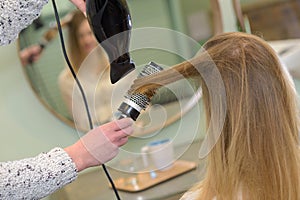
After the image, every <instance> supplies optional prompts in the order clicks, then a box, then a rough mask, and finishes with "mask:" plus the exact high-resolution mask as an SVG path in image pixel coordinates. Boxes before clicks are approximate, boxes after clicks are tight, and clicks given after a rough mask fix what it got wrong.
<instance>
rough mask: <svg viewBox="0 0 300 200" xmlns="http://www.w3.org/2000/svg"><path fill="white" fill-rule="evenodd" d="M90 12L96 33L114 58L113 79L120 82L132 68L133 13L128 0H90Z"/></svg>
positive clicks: (88, 11) (112, 59)
mask: <svg viewBox="0 0 300 200" xmlns="http://www.w3.org/2000/svg"><path fill="white" fill-rule="evenodd" d="M86 14H87V18H88V21H89V24H90V26H91V29H92V31H93V32H94V35H95V36H96V38H97V40H98V42H99V43H101V46H102V47H103V48H104V49H105V51H106V53H107V54H108V57H109V60H110V63H111V64H110V80H111V83H116V82H117V81H119V80H120V79H121V78H122V77H124V76H125V75H126V74H128V73H129V72H131V71H132V70H133V69H134V68H135V65H134V63H133V62H132V60H131V59H130V55H129V53H128V51H129V43H130V34H131V28H132V24H131V16H130V13H129V8H128V5H127V2H126V1H125V0H87V1H86Z"/></svg>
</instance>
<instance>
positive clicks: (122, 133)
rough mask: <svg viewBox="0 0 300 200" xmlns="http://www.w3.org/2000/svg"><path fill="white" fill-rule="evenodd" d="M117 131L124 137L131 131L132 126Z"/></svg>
mask: <svg viewBox="0 0 300 200" xmlns="http://www.w3.org/2000/svg"><path fill="white" fill-rule="evenodd" d="M118 133H120V134H121V135H124V137H127V136H129V135H131V134H132V133H133V127H132V126H128V127H126V128H124V129H122V130H119V131H118Z"/></svg>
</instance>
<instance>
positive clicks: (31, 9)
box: [0, 0, 48, 45]
mask: <svg viewBox="0 0 300 200" xmlns="http://www.w3.org/2000/svg"><path fill="white" fill-rule="evenodd" d="M47 3H48V0H1V1H0V45H7V44H9V43H11V42H12V41H14V40H15V39H16V38H17V37H18V34H19V32H20V31H21V30H23V29H24V28H26V27H27V26H28V25H30V24H31V23H32V21H33V20H34V19H36V18H37V17H38V16H39V15H40V12H41V10H42V8H43V6H44V5H45V4H47Z"/></svg>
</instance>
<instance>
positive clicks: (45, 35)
mask: <svg viewBox="0 0 300 200" xmlns="http://www.w3.org/2000/svg"><path fill="white" fill-rule="evenodd" d="M134 2H135V1H132V2H130V3H131V6H132V4H134ZM137 3H138V2H137ZM168 9H170V10H169V12H168V13H169V14H170V13H172V12H171V7H169V8H168ZM162 11H165V10H163V9H162ZM162 13H164V12H162ZM134 14H135V13H134ZM164 15H165V18H166V19H168V20H169V19H171V16H169V15H168V14H165V13H164ZM60 17H61V21H62V22H61V23H62V27H63V33H64V38H65V43H66V46H67V48H68V56H69V59H70V61H71V63H72V65H73V68H74V70H75V72H77V73H78V75H79V78H80V80H81V81H82V85H83V87H84V90H85V93H86V95H87V98H88V103H89V108H90V111H91V114H92V119H94V120H93V124H94V125H99V124H103V123H105V122H107V121H110V120H112V118H113V113H114V112H115V111H116V110H117V108H118V106H119V105H120V103H121V102H122V101H123V100H124V95H125V94H126V92H127V90H128V88H129V87H130V85H131V84H132V81H133V80H134V79H135V78H136V77H137V74H138V72H139V71H140V70H141V68H142V67H143V66H145V65H146V64H147V63H148V62H150V61H155V62H157V63H158V64H160V63H163V64H162V65H163V67H168V66H172V65H174V64H177V63H179V62H182V61H183V60H186V59H188V58H190V57H191V56H192V55H195V52H196V51H197V50H198V49H199V47H198V46H197V47H195V46H191V47H188V48H186V47H185V49H188V50H189V51H187V52H189V56H185V57H184V56H183V57H182V55H177V54H176V53H174V52H176V51H173V52H166V51H165V50H162V49H151V48H145V49H134V50H132V52H131V54H132V57H133V60H134V61H135V62H136V65H137V69H136V70H135V71H134V72H132V73H131V74H130V75H128V76H127V77H126V78H124V79H123V80H121V81H120V82H119V83H117V84H115V85H112V84H111V83H110V80H109V77H108V74H109V67H108V66H109V63H108V60H107V55H106V53H105V52H104V50H103V49H102V48H101V46H99V45H97V42H95V38H94V36H93V34H92V33H91V31H90V28H89V26H88V23H87V21H86V19H85V18H84V17H83V15H82V14H81V13H80V12H79V11H77V10H76V9H74V8H73V7H72V8H71V7H67V8H66V9H62V11H61V13H60ZM158 21H161V19H159V20H158ZM170 24H171V25H172V24H173V23H170ZM171 25H170V26H171ZM206 36H207V35H206ZM171 38H172V37H170V36H166V37H165V38H164V39H163V42H165V41H167V42H169V43H172V46H173V47H174V48H177V49H178V47H182V48H183V46H181V45H182V44H183V43H182V42H180V41H178V40H176V39H174V40H171ZM158 42H161V41H158ZM195 43H196V44H198V43H197V42H195ZM183 49H184V48H183ZM19 52H20V54H19V55H20V59H21V62H22V64H23V66H24V71H25V74H26V76H27V78H28V80H29V82H30V84H31V86H32V89H33V90H34V92H35V93H36V94H37V97H38V98H39V99H40V100H41V102H42V103H43V104H44V105H45V106H46V107H47V108H48V109H49V110H50V111H51V112H52V113H54V114H55V115H56V116H57V117H58V118H60V119H61V120H63V121H64V122H66V123H67V124H68V125H70V126H72V127H76V128H78V129H79V130H81V131H86V130H88V129H89V126H88V124H87V115H86V111H85V108H84V106H83V104H82V97H81V96H80V95H77V96H76V89H75V90H74V92H73V86H74V80H73V78H72V76H71V73H70V70H69V69H68V68H67V65H66V63H65V60H64V58H63V55H62V53H61V47H60V41H59V37H58V34H57V29H56V22H55V19H54V16H53V13H52V11H51V12H49V11H48V12H44V11H43V13H42V14H41V16H40V17H39V18H38V19H37V20H36V21H35V22H34V23H33V24H32V25H31V26H29V27H28V28H27V29H25V30H24V31H22V33H21V34H20V36H19ZM185 54H188V53H185ZM79 67H80V70H79ZM86 71H87V72H86ZM99 75H100V76H99ZM91 83H93V84H94V85H93V86H92V87H91V86H89V84H91ZM197 90H198V87H197V86H196V85H194V83H193V82H192V81H190V80H185V82H177V83H174V84H173V85H170V86H168V88H161V89H160V90H159V91H158V92H157V95H156V96H155V97H154V99H153V101H152V102H151V104H153V106H151V107H150V108H149V109H147V110H146V111H145V112H142V114H141V115H140V117H139V118H138V120H137V122H136V127H135V128H136V134H137V135H139V134H146V133H150V132H153V131H155V130H157V129H160V128H162V127H164V126H167V125H169V124H171V123H173V122H175V121H176V120H178V119H179V118H180V117H182V115H183V114H185V113H186V112H187V111H188V110H189V109H191V108H192V107H193V106H194V105H195V104H196V103H197V101H198V100H199V97H198V96H197V98H198V99H197V100H194V101H191V97H192V96H193V94H194V93H195V92H196V91H197ZM76 99H77V100H76ZM190 102H193V103H192V104H190ZM154 104H155V105H154ZM157 116H160V117H161V116H164V119H166V121H164V123H161V121H159V120H158V119H160V118H159V117H157ZM74 120H75V122H76V123H74Z"/></svg>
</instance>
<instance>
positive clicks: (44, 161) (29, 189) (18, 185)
mask: <svg viewBox="0 0 300 200" xmlns="http://www.w3.org/2000/svg"><path fill="white" fill-rule="evenodd" d="M76 177H77V169H76V167H75V164H74V163H73V161H72V159H71V158H70V157H69V156H68V154H67V153H66V152H65V151H64V150H63V149H60V148H55V149H53V150H51V151H50V152H48V153H42V154H40V155H38V156H36V157H33V158H27V159H23V160H19V161H12V162H4V163H0V199H40V198H43V197H45V196H47V195H49V194H51V193H53V192H54V191H55V190H57V189H59V188H61V187H63V186H64V185H66V184H68V183H70V182H72V181H73V180H75V179H76Z"/></svg>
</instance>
